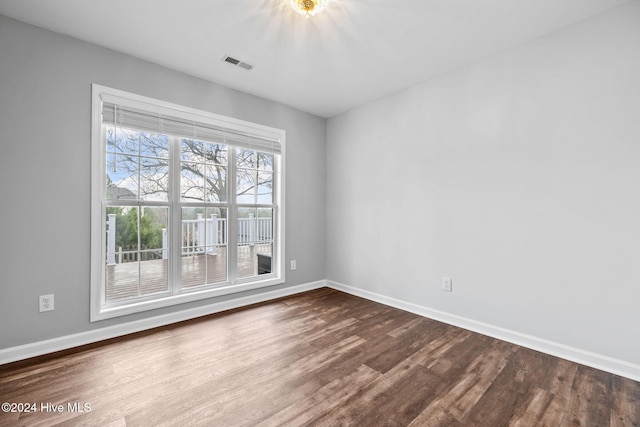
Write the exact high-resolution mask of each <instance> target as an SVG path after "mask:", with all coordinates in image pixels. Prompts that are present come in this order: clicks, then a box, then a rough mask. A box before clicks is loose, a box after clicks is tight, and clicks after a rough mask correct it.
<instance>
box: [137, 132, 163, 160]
mask: <svg viewBox="0 0 640 427" xmlns="http://www.w3.org/2000/svg"><path fill="white" fill-rule="evenodd" d="M140 155H141V156H148V157H159V158H162V159H168V158H169V137H168V136H167V135H162V134H156V133H150V132H140Z"/></svg>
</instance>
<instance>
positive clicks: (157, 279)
mask: <svg viewBox="0 0 640 427" xmlns="http://www.w3.org/2000/svg"><path fill="white" fill-rule="evenodd" d="M259 253H260V254H266V255H271V245H270V244H267V245H254V246H249V245H246V246H239V247H238V277H240V278H242V277H251V276H255V275H257V274H258V267H257V266H258V262H257V255H258V254H259ZM180 271H181V278H182V282H181V284H182V287H183V288H192V287H195V286H201V285H203V284H205V283H206V284H215V283H224V282H225V281H226V280H227V248H226V247H219V248H218V250H217V254H216V255H204V254H203V255H194V256H185V257H182V258H181V263H180ZM106 273H107V279H106V283H107V286H106V300H107V301H108V302H109V301H118V300H122V299H127V298H132V297H136V296H145V295H152V294H156V293H160V292H165V291H167V289H168V274H169V273H168V262H167V260H162V259H158V260H151V261H142V262H140V263H137V262H129V263H123V264H116V265H113V266H107V271H106ZM205 278H206V280H205Z"/></svg>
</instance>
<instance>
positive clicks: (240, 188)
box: [236, 169, 257, 203]
mask: <svg viewBox="0 0 640 427" xmlns="http://www.w3.org/2000/svg"><path fill="white" fill-rule="evenodd" d="M256 182H257V172H256V171H254V170H244V169H240V170H238V173H237V179H236V201H237V202H238V203H256V194H255V193H256V189H257V185H256Z"/></svg>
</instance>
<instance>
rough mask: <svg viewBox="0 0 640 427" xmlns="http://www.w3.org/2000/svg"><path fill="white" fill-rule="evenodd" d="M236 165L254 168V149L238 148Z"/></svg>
mask: <svg viewBox="0 0 640 427" xmlns="http://www.w3.org/2000/svg"><path fill="white" fill-rule="evenodd" d="M237 165H238V167H239V168H251V169H255V168H256V152H255V151H254V150H247V149H244V148H238V150H237Z"/></svg>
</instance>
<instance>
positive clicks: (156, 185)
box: [140, 157, 169, 201]
mask: <svg viewBox="0 0 640 427" xmlns="http://www.w3.org/2000/svg"><path fill="white" fill-rule="evenodd" d="M168 187H169V161H168V160H164V159H157V158H149V157H142V158H141V159H140V200H155V201H167V200H169V192H168Z"/></svg>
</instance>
